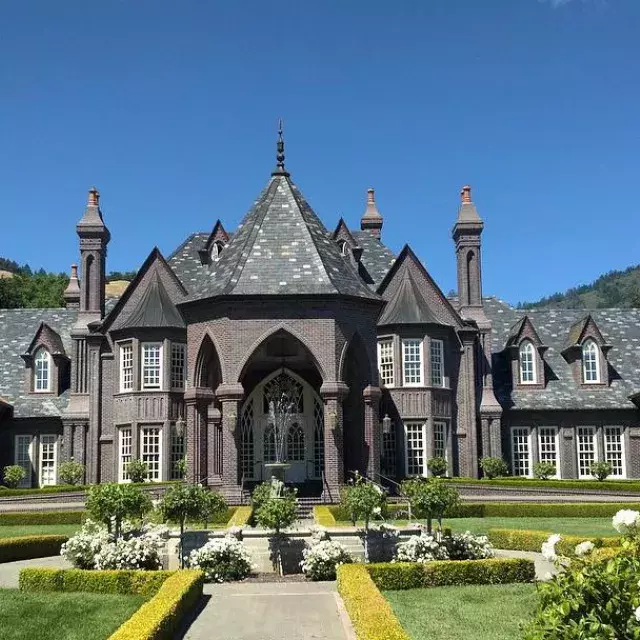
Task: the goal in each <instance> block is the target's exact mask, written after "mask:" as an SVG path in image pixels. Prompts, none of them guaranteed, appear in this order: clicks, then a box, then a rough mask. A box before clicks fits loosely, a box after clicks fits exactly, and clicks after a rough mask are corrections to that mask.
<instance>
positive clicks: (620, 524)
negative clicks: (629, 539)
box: [611, 509, 640, 533]
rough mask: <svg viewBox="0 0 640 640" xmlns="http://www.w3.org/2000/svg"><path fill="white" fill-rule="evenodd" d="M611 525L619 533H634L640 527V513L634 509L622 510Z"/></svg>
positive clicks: (614, 517)
mask: <svg viewBox="0 0 640 640" xmlns="http://www.w3.org/2000/svg"><path fill="white" fill-rule="evenodd" d="M611 524H612V525H613V528H614V529H615V530H616V531H617V532H618V533H633V532H634V531H635V530H636V529H637V528H638V526H640V513H638V512H637V511H634V510H633V509H620V511H618V513H616V515H615V516H613V519H612V520H611Z"/></svg>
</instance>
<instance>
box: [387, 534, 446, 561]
mask: <svg viewBox="0 0 640 640" xmlns="http://www.w3.org/2000/svg"><path fill="white" fill-rule="evenodd" d="M448 559H449V552H448V551H447V547H446V546H445V545H444V544H441V543H440V542H438V540H436V538H435V537H434V536H432V535H429V534H428V533H423V534H421V535H419V536H411V537H410V538H408V539H407V540H405V541H404V542H401V543H400V544H399V545H398V550H397V553H396V557H395V559H394V560H393V562H431V561H433V560H448Z"/></svg>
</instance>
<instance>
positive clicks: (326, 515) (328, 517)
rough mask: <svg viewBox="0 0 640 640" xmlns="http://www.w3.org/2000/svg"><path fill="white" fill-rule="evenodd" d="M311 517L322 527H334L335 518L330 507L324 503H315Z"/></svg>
mask: <svg viewBox="0 0 640 640" xmlns="http://www.w3.org/2000/svg"><path fill="white" fill-rule="evenodd" d="M313 519H314V520H315V523H316V524H319V525H321V526H323V527H335V526H336V519H335V516H334V515H333V512H332V510H331V507H328V506H327V505H324V504H317V505H315V506H314V507H313Z"/></svg>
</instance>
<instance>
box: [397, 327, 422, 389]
mask: <svg viewBox="0 0 640 640" xmlns="http://www.w3.org/2000/svg"><path fill="white" fill-rule="evenodd" d="M402 364H403V368H402V370H403V384H404V385H405V386H407V387H419V386H420V385H421V384H422V340H420V339H411V340H403V341H402Z"/></svg>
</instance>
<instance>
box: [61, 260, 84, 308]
mask: <svg viewBox="0 0 640 640" xmlns="http://www.w3.org/2000/svg"><path fill="white" fill-rule="evenodd" d="M62 295H63V297H64V301H65V303H66V306H67V309H73V308H77V307H79V306H80V282H79V281H78V265H77V264H72V265H71V276H70V278H69V284H68V285H67V288H66V289H65V290H64V293H63V294H62Z"/></svg>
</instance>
